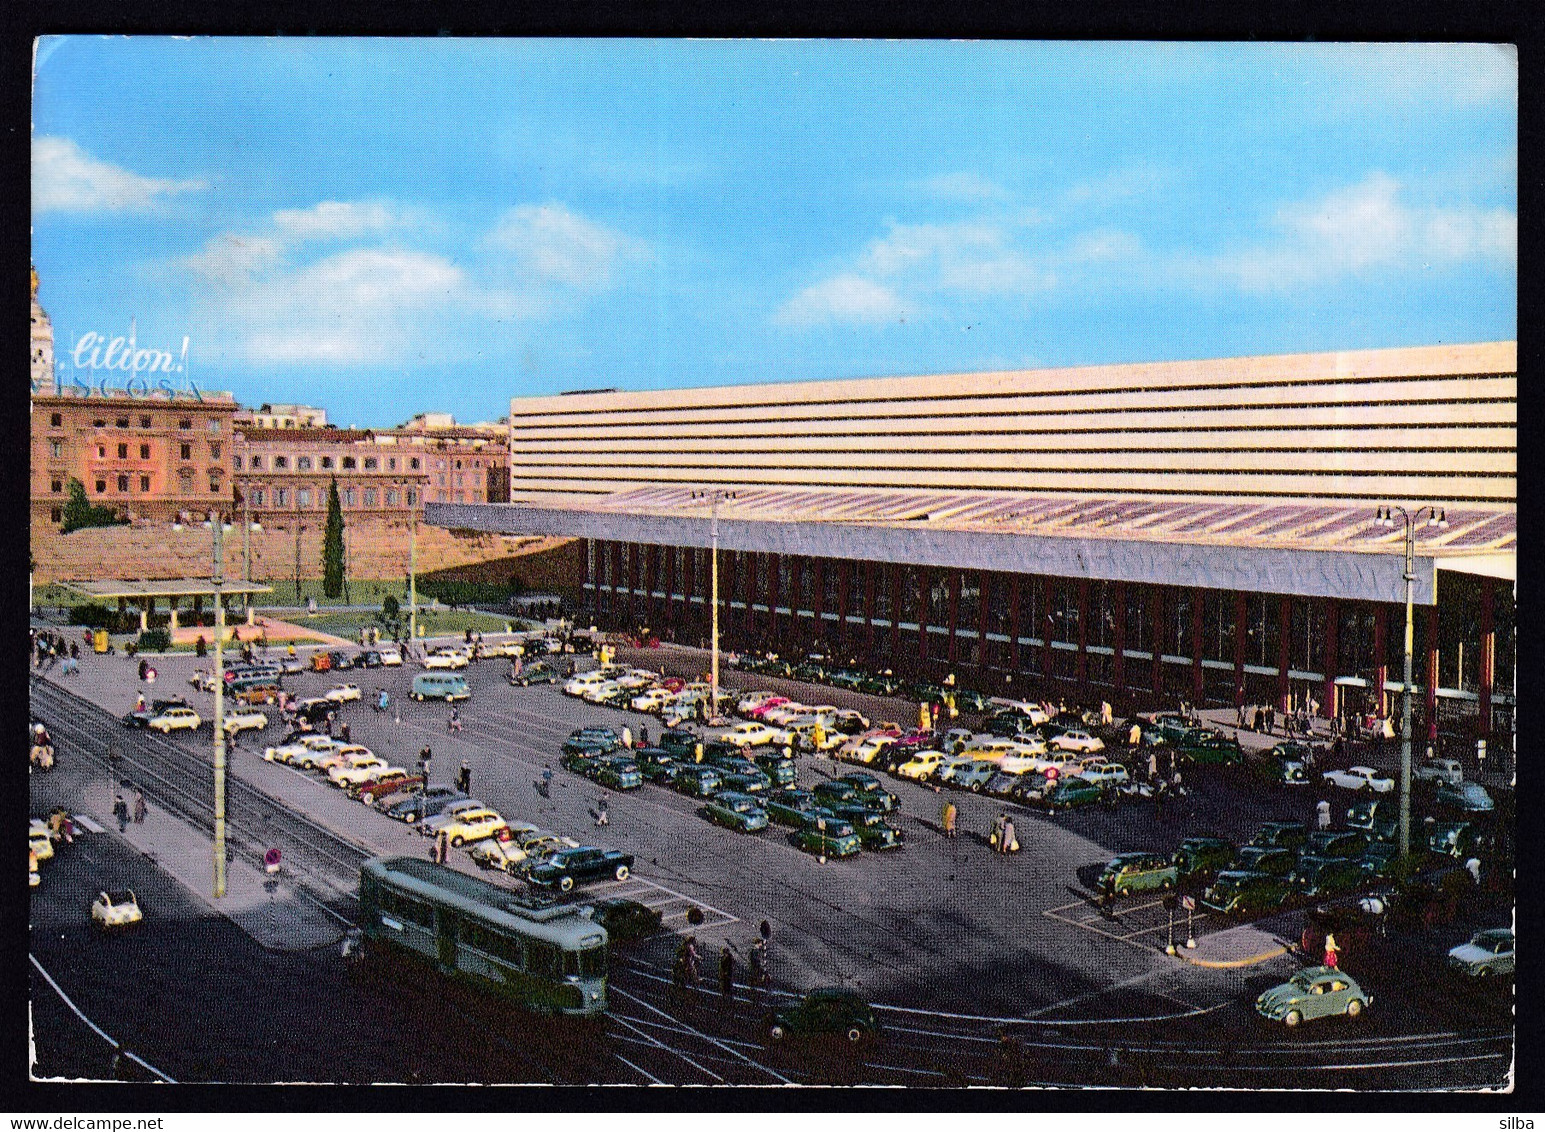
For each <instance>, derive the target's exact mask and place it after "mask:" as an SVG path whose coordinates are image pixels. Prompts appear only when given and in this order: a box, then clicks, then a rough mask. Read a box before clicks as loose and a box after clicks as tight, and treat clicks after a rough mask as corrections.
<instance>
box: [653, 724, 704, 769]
mask: <svg viewBox="0 0 1545 1132" xmlns="http://www.w3.org/2000/svg"><path fill="white" fill-rule="evenodd" d="M701 742H702V739H700V738H699V737H698V736H697V734H696V733H695V732H692V731H682V730H680V729H677V728H672V729H671V730H669V731H665V732H662V733H661V735H660V743H659V746H660V749H661V750H662V751H668V752H670V754H671V755H673V756H674V757H675V758H676V759H678V760H679V761H681V762H696V761H697V745H698V744H699V743H701Z"/></svg>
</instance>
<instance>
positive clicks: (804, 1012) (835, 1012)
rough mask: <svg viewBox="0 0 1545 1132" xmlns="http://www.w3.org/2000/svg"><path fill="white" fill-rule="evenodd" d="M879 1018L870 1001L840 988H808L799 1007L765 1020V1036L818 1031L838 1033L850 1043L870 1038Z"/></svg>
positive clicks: (778, 1039)
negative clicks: (807, 992)
mask: <svg viewBox="0 0 1545 1132" xmlns="http://www.w3.org/2000/svg"><path fill="white" fill-rule="evenodd" d="M879 1033H880V1020H879V1019H878V1018H876V1017H875V1013H874V1011H873V1010H872V1009H871V1008H870V1006H869V1004H868V1003H867V1002H865V1001H864V1000H863V999H862V998H860V997H859V996H858V995H857V994H856V993H854V992H853V991H850V990H847V989H846V988H843V987H826V988H823V989H821V990H815V991H811V992H810V993H809V994H807V995H806V996H805V997H804V999H803V1000H801V1002H800V1003H799V1005H798V1006H794V1007H791V1008H789V1009H786V1010H780V1011H778V1012H777V1013H776V1014H773V1015H771V1016H770V1017H769V1018H768V1020H767V1036H768V1037H770V1038H771V1039H772V1040H773V1041H775V1042H781V1041H785V1040H787V1039H788V1038H795V1037H810V1036H814V1035H819V1034H840V1035H842V1036H843V1037H845V1038H846V1039H847V1040H848V1041H850V1042H854V1043H857V1042H861V1041H864V1040H865V1039H872V1038H875V1037H877V1036H878V1035H879Z"/></svg>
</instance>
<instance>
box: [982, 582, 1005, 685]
mask: <svg viewBox="0 0 1545 1132" xmlns="http://www.w3.org/2000/svg"><path fill="white" fill-rule="evenodd" d="M1002 582H1003V576H1002V575H1001V574H995V571H992V570H978V571H977V583H976V611H977V615H976V656H977V663H978V664H979V665H980V666H981V669H982V673H983V679H984V681H985V678H986V674H987V673H988V672H989V671H991V669H992V665H990V664H988V663H987V626H988V624H989V623H990V622H989V620H988V613H989V610H988V608H987V596H988V592H989V591H991V592H992V593H997V592H998V586H999V585H1001V584H1002ZM986 686H987V685H986V684H985V683H984V684H983V687H986Z"/></svg>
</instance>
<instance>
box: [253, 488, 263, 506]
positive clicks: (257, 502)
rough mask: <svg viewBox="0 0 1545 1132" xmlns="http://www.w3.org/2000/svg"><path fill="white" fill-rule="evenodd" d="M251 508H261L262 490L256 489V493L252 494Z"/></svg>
mask: <svg viewBox="0 0 1545 1132" xmlns="http://www.w3.org/2000/svg"><path fill="white" fill-rule="evenodd" d="M252 506H254V507H261V506H263V489H262V488H258V489H257V490H256V491H254V492H253V493H252Z"/></svg>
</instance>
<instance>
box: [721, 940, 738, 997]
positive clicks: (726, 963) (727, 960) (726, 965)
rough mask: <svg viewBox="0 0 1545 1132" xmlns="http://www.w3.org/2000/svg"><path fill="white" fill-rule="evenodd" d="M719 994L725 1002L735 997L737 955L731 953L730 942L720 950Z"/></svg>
mask: <svg viewBox="0 0 1545 1132" xmlns="http://www.w3.org/2000/svg"><path fill="white" fill-rule="evenodd" d="M719 994H720V995H721V996H723V998H724V1001H725V1002H730V1001H733V999H734V998H735V956H734V955H732V954H731V953H730V945H729V944H725V945H724V949H723V950H722V951H720V952H719Z"/></svg>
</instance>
